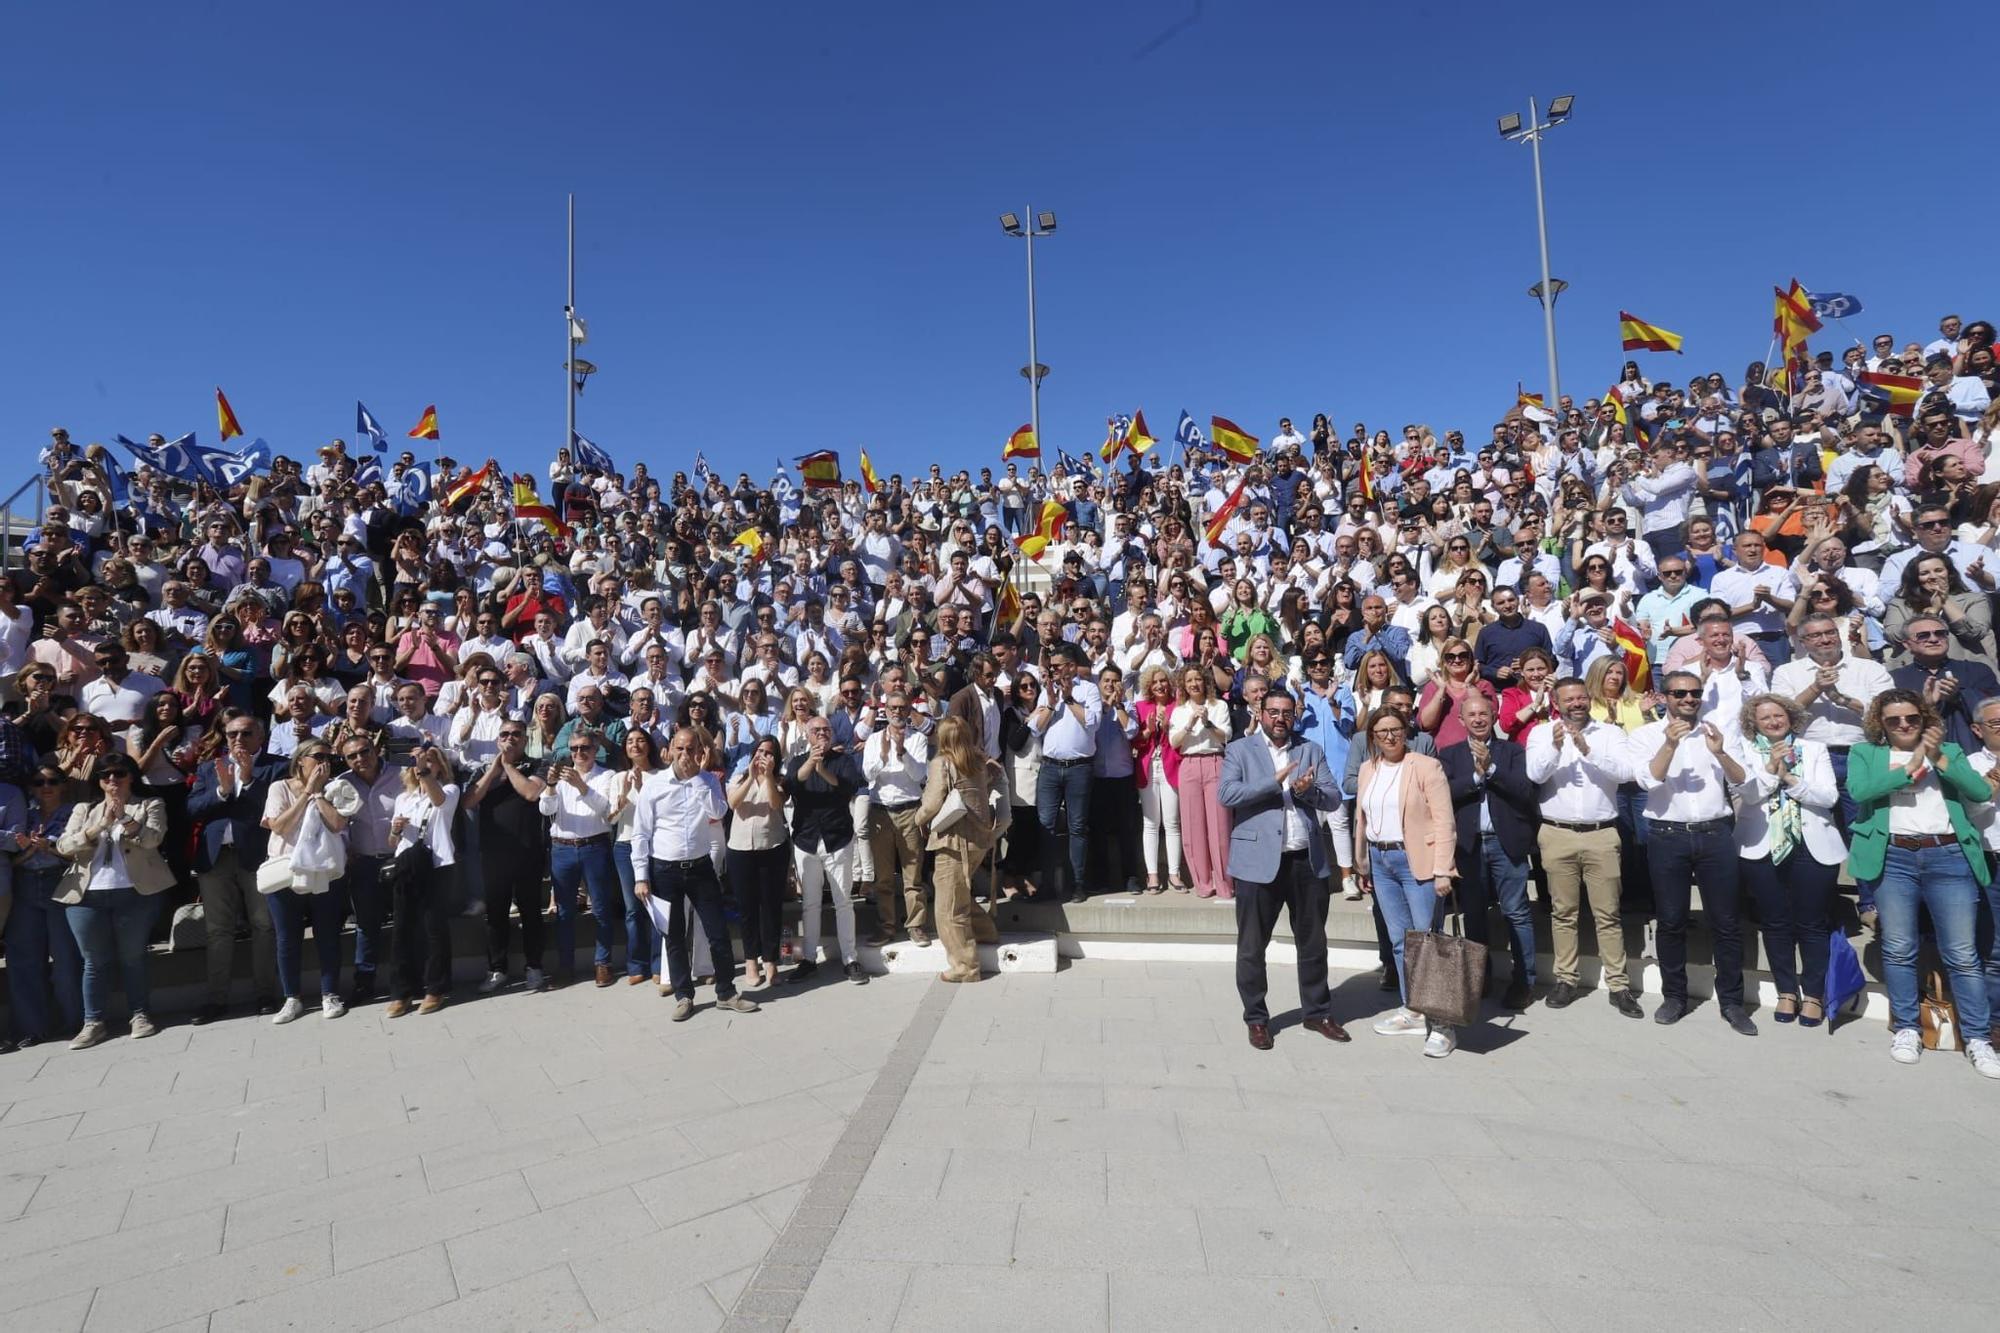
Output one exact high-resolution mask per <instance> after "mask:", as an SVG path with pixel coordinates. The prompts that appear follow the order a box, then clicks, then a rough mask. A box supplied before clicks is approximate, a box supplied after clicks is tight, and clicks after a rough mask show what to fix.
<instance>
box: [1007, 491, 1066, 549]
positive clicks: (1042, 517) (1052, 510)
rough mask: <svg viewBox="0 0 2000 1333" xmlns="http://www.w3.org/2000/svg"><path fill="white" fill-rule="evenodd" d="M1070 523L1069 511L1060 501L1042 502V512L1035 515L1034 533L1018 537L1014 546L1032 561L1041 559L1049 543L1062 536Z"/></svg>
mask: <svg viewBox="0 0 2000 1333" xmlns="http://www.w3.org/2000/svg"><path fill="white" fill-rule="evenodd" d="M1068 523H1069V510H1067V509H1065V508H1063V505H1062V501H1060V500H1044V501H1042V508H1041V512H1040V513H1038V514H1036V515H1035V528H1034V531H1032V532H1030V533H1027V534H1026V535H1025V536H1020V537H1016V538H1015V539H1014V545H1016V546H1018V547H1020V548H1021V554H1022V555H1025V556H1027V557H1028V559H1030V560H1035V559H1038V558H1040V556H1041V554H1042V552H1043V551H1046V550H1047V549H1048V547H1049V543H1050V542H1052V541H1054V540H1055V539H1056V538H1058V537H1060V536H1062V530H1063V528H1064V527H1065V526H1066V525H1067V524H1068Z"/></svg>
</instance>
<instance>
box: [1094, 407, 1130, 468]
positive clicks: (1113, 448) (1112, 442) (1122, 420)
mask: <svg viewBox="0 0 2000 1333" xmlns="http://www.w3.org/2000/svg"><path fill="white" fill-rule="evenodd" d="M1131 429H1132V418H1130V417H1128V416H1126V415H1125V414H1124V413H1122V412H1120V413H1118V414H1117V415H1116V416H1109V417H1106V418H1105V419H1104V443H1103V444H1101V445H1099V446H1098V449H1097V456H1098V457H1099V458H1102V459H1103V460H1104V461H1105V462H1107V463H1115V462H1117V461H1118V455H1119V454H1121V453H1123V452H1124V450H1125V443H1126V440H1125V437H1126V435H1127V434H1128V433H1130V431H1131Z"/></svg>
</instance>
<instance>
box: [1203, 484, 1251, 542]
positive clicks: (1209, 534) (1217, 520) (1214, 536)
mask: <svg viewBox="0 0 2000 1333" xmlns="http://www.w3.org/2000/svg"><path fill="white" fill-rule="evenodd" d="M1249 484H1250V476H1249V474H1248V473H1245V474H1244V476H1243V480H1241V481H1239V482H1237V483H1236V489H1235V490H1233V491H1231V492H1230V493H1229V498H1228V499H1226V500H1224V501H1223V502H1222V505H1221V507H1220V508H1218V509H1217V510H1216V511H1215V517H1214V518H1212V519H1210V520H1209V521H1208V526H1207V527H1206V528H1204V529H1203V530H1202V534H1201V535H1202V537H1203V539H1204V540H1206V541H1207V542H1208V544H1209V545H1210V546H1220V545H1222V534H1223V531H1224V530H1225V529H1226V528H1228V526H1229V520H1230V519H1231V518H1232V517H1233V516H1234V515H1235V513H1236V511H1237V510H1238V509H1239V508H1241V507H1242V504H1243V488H1244V487H1245V486H1248V485H1249Z"/></svg>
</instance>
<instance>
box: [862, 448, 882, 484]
mask: <svg viewBox="0 0 2000 1333" xmlns="http://www.w3.org/2000/svg"><path fill="white" fill-rule="evenodd" d="M861 489H862V490H864V491H866V492H867V493H868V494H870V495H874V494H876V493H877V492H878V491H880V490H881V489H882V479H881V478H880V477H878V476H876V475H875V465H874V464H873V463H871V462H869V461H868V451H867V450H866V449H863V450H862V451H861Z"/></svg>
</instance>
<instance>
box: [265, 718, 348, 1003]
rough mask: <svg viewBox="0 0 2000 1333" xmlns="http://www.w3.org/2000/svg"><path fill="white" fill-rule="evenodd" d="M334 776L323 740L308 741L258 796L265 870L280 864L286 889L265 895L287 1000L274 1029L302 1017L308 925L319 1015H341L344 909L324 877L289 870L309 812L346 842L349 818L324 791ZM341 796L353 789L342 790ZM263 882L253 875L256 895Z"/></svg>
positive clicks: (328, 748)
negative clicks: (302, 953) (302, 954)
mask: <svg viewBox="0 0 2000 1333" xmlns="http://www.w3.org/2000/svg"><path fill="white" fill-rule="evenodd" d="M333 777H334V766H333V747H332V746H330V745H328V744H327V743H326V742H325V741H322V740H310V741H306V742H304V743H303V744H301V745H300V746H299V748H298V749H296V750H294V751H292V762H291V768H290V770H289V772H288V773H287V776H286V777H285V778H284V779H283V780H282V781H279V782H274V783H272V784H271V789H270V791H269V792H268V793H267V794H266V795H265V797H264V827H265V828H267V829H269V830H270V831H271V837H270V840H269V842H268V843H267V844H266V846H265V853H264V855H265V865H266V866H267V867H269V866H271V865H272V864H273V863H274V862H279V861H284V862H286V863H287V872H288V879H287V881H286V883H285V886H284V887H283V888H280V889H277V890H275V891H270V892H267V894H266V898H265V901H266V903H267V904H268V905H269V907H270V909H271V930H272V933H273V934H275V935H276V936H277V945H278V988H279V989H280V990H281V991H283V992H284V995H285V1002H284V1004H282V1005H281V1006H279V1008H278V1012H277V1015H276V1016H275V1017H274V1018H272V1019H271V1021H272V1022H273V1023H290V1022H292V1021H293V1020H295V1019H297V1018H299V1017H300V1016H301V1015H303V1014H304V1013H305V1011H306V1007H305V1001H303V1000H301V999H300V998H299V985H300V981H299V977H300V963H301V958H300V951H301V950H302V949H303V948H304V947H305V930H306V924H307V922H308V921H310V922H311V924H312V932H313V952H314V955H315V957H316V958H317V960H318V963H319V997H320V998H319V1003H320V1013H321V1014H322V1015H323V1016H324V1017H327V1018H339V1017H340V1016H341V1015H342V1014H344V1013H346V1012H347V1006H346V1005H345V1004H344V1003H342V1001H341V998H340V927H341V924H342V922H343V921H344V920H345V919H346V916H347V912H346V905H345V904H344V903H343V902H342V901H341V896H340V895H339V894H337V893H335V892H333V881H332V880H331V879H329V878H328V877H327V876H326V875H325V874H324V873H323V872H318V871H297V870H291V869H290V868H289V863H290V862H291V860H292V856H293V853H294V852H295V851H296V850H297V849H298V845H299V843H300V842H301V841H302V838H301V833H302V832H303V831H304V829H305V824H306V816H307V814H308V813H311V814H312V815H314V816H316V817H317V819H318V821H319V823H320V824H321V825H322V826H323V827H324V829H325V831H326V833H328V834H330V835H331V836H332V837H334V838H336V839H340V840H341V841H342V842H345V839H344V838H343V837H342V835H343V834H344V833H345V832H346V830H347V817H348V815H350V814H352V813H354V812H353V811H352V810H348V811H342V810H341V809H339V808H338V807H337V806H335V804H334V803H333V800H332V799H331V798H330V796H329V793H328V791H327V784H328V783H329V782H330V781H331V780H332V779H333ZM340 790H341V791H343V792H350V791H351V790H352V789H351V788H349V787H348V786H347V785H346V784H345V783H343V784H341V788H340ZM264 879H265V874H264V873H263V872H259V874H258V886H257V887H258V888H259V890H263V888H264V884H263V881H264Z"/></svg>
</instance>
